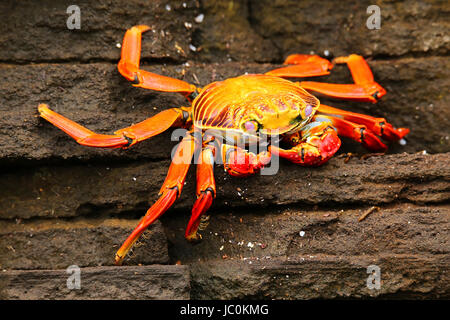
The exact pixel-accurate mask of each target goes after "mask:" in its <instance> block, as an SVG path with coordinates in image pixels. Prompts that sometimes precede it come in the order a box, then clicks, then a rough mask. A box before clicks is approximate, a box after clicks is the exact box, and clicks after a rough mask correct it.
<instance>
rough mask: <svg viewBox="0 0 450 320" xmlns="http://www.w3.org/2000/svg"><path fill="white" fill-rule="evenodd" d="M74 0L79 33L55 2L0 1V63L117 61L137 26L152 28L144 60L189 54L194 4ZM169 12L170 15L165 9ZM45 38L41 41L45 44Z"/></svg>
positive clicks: (62, 6) (60, 4) (177, 58)
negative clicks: (188, 26) (187, 24)
mask: <svg viewBox="0 0 450 320" xmlns="http://www.w3.org/2000/svg"><path fill="white" fill-rule="evenodd" d="M185 2H186V4H188V5H187V6H186V7H183V6H182V4H181V3H180V2H177V1H165V0H164V1H161V0H159V1H150V2H149V1H142V0H131V1H126V2H123V1H96V2H92V1H78V2H77V3H76V5H77V6H78V7H79V8H80V19H81V28H80V29H79V30H77V29H73V30H70V29H68V27H67V20H68V18H69V16H70V14H68V13H67V12H66V11H67V8H68V7H69V5H70V4H67V3H64V2H61V1H54V0H45V1H21V2H17V1H2V3H1V4H0V15H1V18H0V21H1V22H0V28H1V29H2V31H3V32H2V34H1V35H0V52H1V53H0V60H1V61H7V62H14V63H15V62H30V61H33V62H44V61H48V62H52V61H53V62H54V61H91V60H94V61H95V60H97V61H99V60H101V61H102V60H114V61H115V60H118V59H119V58H120V47H118V46H117V44H121V43H122V39H123V35H124V33H125V31H126V29H127V28H130V27H132V26H133V25H137V24H147V25H149V26H151V27H152V30H151V31H148V32H147V33H146V34H145V35H144V38H145V41H144V42H143V46H142V49H143V54H142V58H143V59H161V60H169V61H183V60H185V59H186V58H187V56H188V54H189V43H190V42H191V34H192V30H187V29H186V28H185V26H184V22H193V20H194V17H195V16H196V13H197V12H198V9H197V6H198V4H197V3H196V1H185ZM168 4H169V5H170V6H171V8H172V10H171V11H170V12H168V11H167V10H166V5H168ZM43 39H45V41H43Z"/></svg>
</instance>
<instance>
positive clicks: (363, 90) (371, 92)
mask: <svg viewBox="0 0 450 320" xmlns="http://www.w3.org/2000/svg"><path fill="white" fill-rule="evenodd" d="M334 62H335V63H338V64H340V63H346V64H347V66H348V68H349V69H350V72H351V74H352V77H353V81H354V84H333V83H321V82H314V81H302V82H300V85H301V86H302V87H303V88H305V89H306V90H308V91H313V92H317V93H321V94H323V95H326V96H329V97H333V98H338V99H347V100H355V101H366V102H372V103H375V102H377V99H379V98H381V97H382V96H384V95H385V94H386V90H385V89H384V88H383V87H381V86H380V85H379V84H378V83H376V82H375V81H374V78H373V74H372V71H371V70H370V67H369V65H368V64H367V62H366V61H365V60H364V58H363V57H361V56H359V55H356V54H352V55H350V56H348V57H339V58H336V59H335V60H334Z"/></svg>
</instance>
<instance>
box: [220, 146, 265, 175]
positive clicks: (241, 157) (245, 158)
mask: <svg viewBox="0 0 450 320" xmlns="http://www.w3.org/2000/svg"><path fill="white" fill-rule="evenodd" d="M270 159H271V154H270V152H269V151H263V152H260V153H258V154H254V153H253V152H248V151H247V150H244V149H242V148H240V147H236V146H231V145H228V144H222V161H223V165H224V168H225V170H226V171H227V172H228V173H229V174H230V175H232V176H235V177H247V176H250V175H253V174H255V173H257V172H259V170H261V169H262V168H263V167H264V166H266V165H267V164H268V163H269V162H270Z"/></svg>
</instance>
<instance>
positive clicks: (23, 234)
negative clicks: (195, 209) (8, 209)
mask: <svg viewBox="0 0 450 320" xmlns="http://www.w3.org/2000/svg"><path fill="white" fill-rule="evenodd" d="M137 223H138V220H123V219H107V220H104V221H101V220H99V219H97V220H96V219H89V220H86V219H85V220H79V221H70V222H64V221H61V220H59V221H55V220H44V221H40V222H37V223H36V222H32V223H20V224H16V223H14V222H13V223H5V222H2V223H1V226H2V227H1V230H0V255H1V257H2V258H1V259H0V268H1V269H62V268H67V267H68V266H70V265H77V266H79V267H88V266H92V267H94V266H95V267H97V266H108V265H113V264H114V255H115V252H116V251H117V250H118V249H119V247H120V245H121V244H122V243H123V241H125V239H126V238H127V237H128V235H129V234H130V233H131V230H133V229H134V227H135V226H136V225H137ZM168 262H169V255H168V251H167V239H166V236H165V234H164V231H163V229H162V225H161V223H160V222H158V223H155V224H154V225H152V226H151V227H150V228H149V229H148V231H146V233H145V234H144V237H141V239H140V245H139V248H136V250H133V253H132V254H130V258H128V259H127V263H128V264H133V265H137V264H166V263H168Z"/></svg>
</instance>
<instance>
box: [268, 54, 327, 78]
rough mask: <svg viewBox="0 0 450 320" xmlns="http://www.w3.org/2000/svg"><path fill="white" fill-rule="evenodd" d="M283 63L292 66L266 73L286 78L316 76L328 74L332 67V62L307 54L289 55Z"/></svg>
mask: <svg viewBox="0 0 450 320" xmlns="http://www.w3.org/2000/svg"><path fill="white" fill-rule="evenodd" d="M284 64H292V66H288V67H283V68H279V69H275V70H271V71H269V72H266V74H267V75H271V76H277V77H286V78H302V77H317V76H325V75H328V74H330V70H331V69H332V68H333V64H332V63H331V62H330V61H328V60H327V59H324V58H321V57H319V56H317V55H309V54H293V55H290V56H288V57H287V58H286V60H285V61H284Z"/></svg>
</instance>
